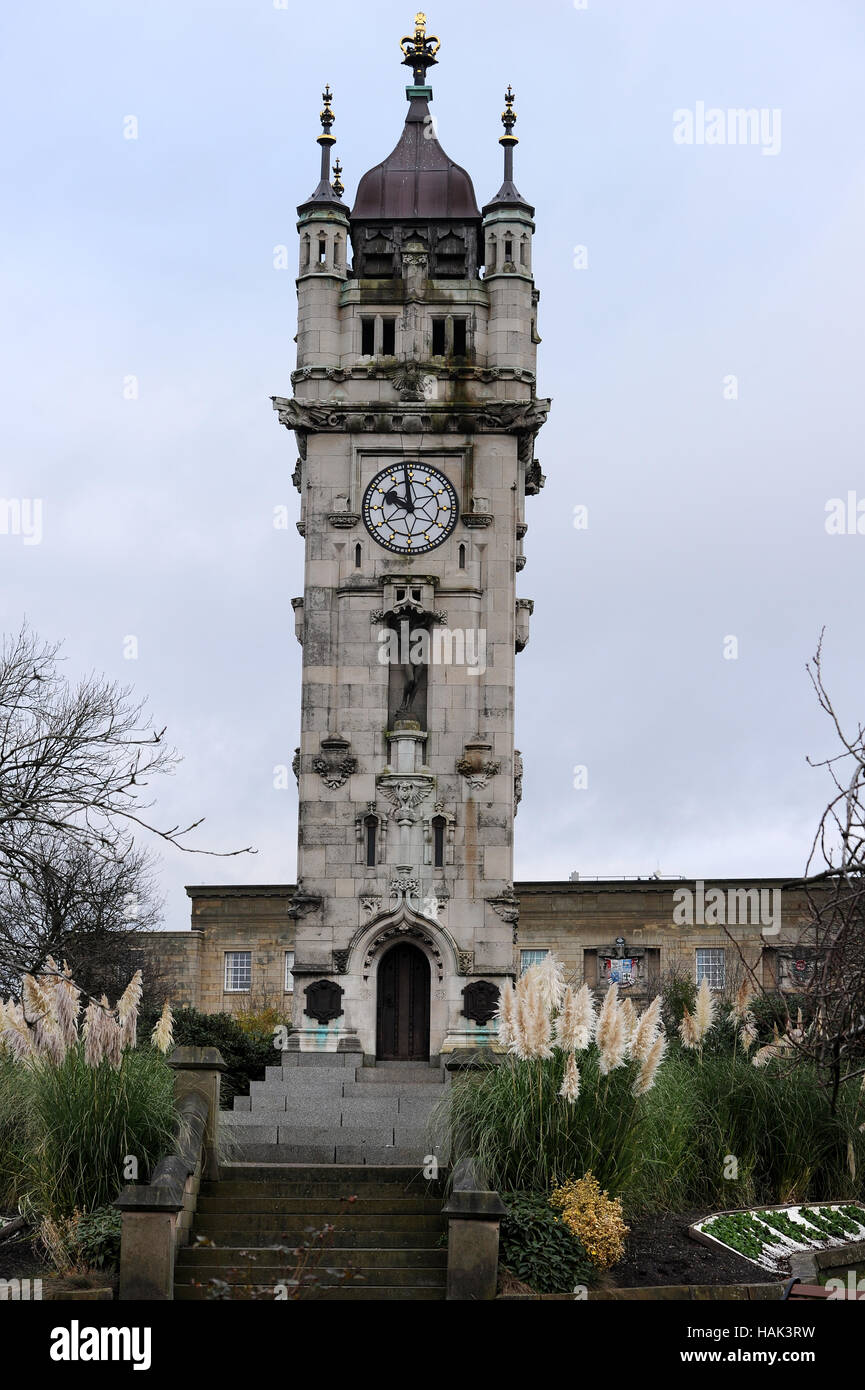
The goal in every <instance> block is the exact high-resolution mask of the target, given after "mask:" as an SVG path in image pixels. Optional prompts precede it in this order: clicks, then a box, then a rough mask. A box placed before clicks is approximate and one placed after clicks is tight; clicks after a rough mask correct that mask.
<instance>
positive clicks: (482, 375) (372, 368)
mask: <svg viewBox="0 0 865 1390" xmlns="http://www.w3.org/2000/svg"><path fill="white" fill-rule="evenodd" d="M418 365H419V367H420V370H421V374H422V375H423V376H425V377H436V378H437V379H438V380H439V381H479V382H481V384H482V385H484V386H489V385H491V384H492V383H493V382H495V381H523V382H525V383H526V385H528V386H533V385H534V384H535V380H536V377H535V373H534V372H531V371H529V369H528V367H474V366H465V367H441V366H438V365H437V364H436V363H427V362H422V363H419V364H418ZM396 370H399V369H398V368H397V369H396ZM394 373H395V369H394V367H393V366H392V365H388V366H385V365H384V364H381V365H379V364H376V363H366V364H364V365H359V366H354V367H322V366H311V367H299V368H298V369H297V371H294V372H292V374H291V384H292V386H296V385H297V384H298V382H300V381H335V382H339V383H341V382H345V381H352V380H356V381H362V380H367V381H369V380H378V381H389V380H390V381H393V380H394ZM394 385H395V386H396V382H394ZM397 389H398V390H399V389H400V388H399V387H397Z"/></svg>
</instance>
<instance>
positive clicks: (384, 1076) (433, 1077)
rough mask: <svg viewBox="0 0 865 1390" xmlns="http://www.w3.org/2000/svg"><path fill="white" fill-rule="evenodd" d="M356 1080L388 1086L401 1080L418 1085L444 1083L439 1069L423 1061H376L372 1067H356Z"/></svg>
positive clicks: (363, 1083)
mask: <svg viewBox="0 0 865 1390" xmlns="http://www.w3.org/2000/svg"><path fill="white" fill-rule="evenodd" d="M357 1080H358V1081H359V1082H360V1083H361V1085H364V1086H389V1085H392V1084H393V1083H394V1082H397V1083H401V1082H403V1081H409V1082H412V1083H414V1084H415V1085H420V1086H423V1085H426V1086H442V1085H443V1084H444V1082H443V1080H442V1073H441V1071H440V1069H439V1068H438V1067H429V1066H426V1065H425V1064H424V1063H423V1062H376V1064H375V1066H374V1067H358V1069H357Z"/></svg>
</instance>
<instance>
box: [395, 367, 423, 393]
mask: <svg viewBox="0 0 865 1390" xmlns="http://www.w3.org/2000/svg"><path fill="white" fill-rule="evenodd" d="M426 375H427V373H426V372H425V370H424V368H423V367H422V366H421V364H420V362H410V361H406V362H400V364H399V366H398V367H396V368H395V369H394V371H393V372H392V374H391V381H392V382H393V384H394V386H395V387H396V389H397V391H398V392H399V398H400V400H401V401H422V400H424V398H425V392H424V383H425V380H426Z"/></svg>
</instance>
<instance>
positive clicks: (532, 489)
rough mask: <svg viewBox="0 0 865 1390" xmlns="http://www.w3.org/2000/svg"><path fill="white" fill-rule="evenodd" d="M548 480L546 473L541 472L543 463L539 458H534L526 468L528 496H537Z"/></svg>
mask: <svg viewBox="0 0 865 1390" xmlns="http://www.w3.org/2000/svg"><path fill="white" fill-rule="evenodd" d="M546 481H547V478H546V474H545V473H542V472H541V465H540V464H539V463H538V461H537V459H532V461H531V464H530V466H529V467H528V468H527V469H526V496H527V497H536V496H537V495H538V493H539V492H540V490H541V488H542V487H543V485H544V483H545V482H546Z"/></svg>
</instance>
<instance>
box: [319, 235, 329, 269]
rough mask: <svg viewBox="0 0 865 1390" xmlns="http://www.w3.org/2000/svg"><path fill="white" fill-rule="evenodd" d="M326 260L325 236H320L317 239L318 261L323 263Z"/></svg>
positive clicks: (320, 263)
mask: <svg viewBox="0 0 865 1390" xmlns="http://www.w3.org/2000/svg"><path fill="white" fill-rule="evenodd" d="M326 261H327V237H323V236H320V237H319V239H318V263H319V265H324V264H325V262H326Z"/></svg>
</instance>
